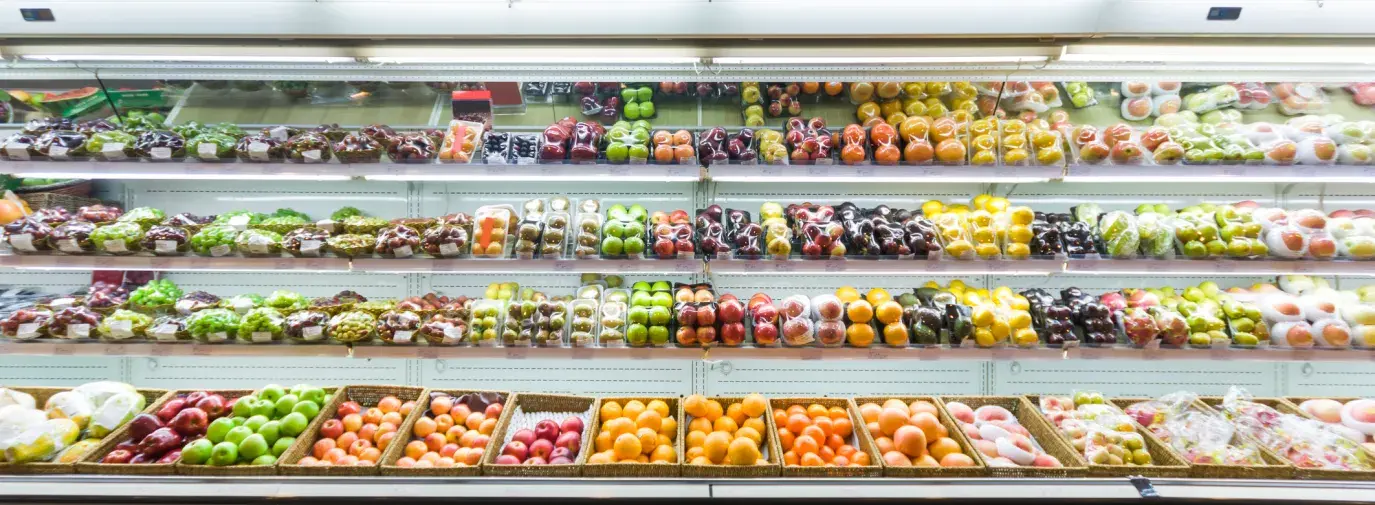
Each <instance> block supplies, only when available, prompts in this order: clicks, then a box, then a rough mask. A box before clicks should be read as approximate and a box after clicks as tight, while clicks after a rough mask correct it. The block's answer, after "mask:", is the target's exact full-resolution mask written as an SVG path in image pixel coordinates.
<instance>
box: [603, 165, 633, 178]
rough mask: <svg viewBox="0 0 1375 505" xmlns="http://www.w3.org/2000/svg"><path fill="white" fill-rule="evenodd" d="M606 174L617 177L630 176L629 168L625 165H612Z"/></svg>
mask: <svg viewBox="0 0 1375 505" xmlns="http://www.w3.org/2000/svg"><path fill="white" fill-rule="evenodd" d="M607 173H609V174H611V175H617V176H626V175H630V167H628V166H625V165H614V166H612V167H611V168H609V169H607Z"/></svg>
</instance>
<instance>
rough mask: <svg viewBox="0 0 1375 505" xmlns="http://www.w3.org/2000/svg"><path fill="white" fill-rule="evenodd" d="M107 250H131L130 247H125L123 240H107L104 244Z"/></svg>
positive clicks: (113, 251)
mask: <svg viewBox="0 0 1375 505" xmlns="http://www.w3.org/2000/svg"><path fill="white" fill-rule="evenodd" d="M103 245H104V246H105V251H106V252H112V253H122V252H129V248H127V247H124V241H123V240H106V241H105V243H104V244H103Z"/></svg>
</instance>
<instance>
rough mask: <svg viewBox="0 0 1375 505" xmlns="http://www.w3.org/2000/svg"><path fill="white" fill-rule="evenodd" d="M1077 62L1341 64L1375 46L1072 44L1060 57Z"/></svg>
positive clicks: (1353, 62) (1367, 58)
mask: <svg viewBox="0 0 1375 505" xmlns="http://www.w3.org/2000/svg"><path fill="white" fill-rule="evenodd" d="M1060 61H1063V62H1077V63H1153V62H1166V63H1228V64H1237V63H1259V64H1271V65H1281V66H1282V65H1285V64H1300V65H1312V64H1341V65H1344V66H1361V65H1369V64H1371V63H1375V48H1370V47H1366V46H1334V45H1327V46H1307V45H1302V44H1293V45H1255V46H1209V45H1179V44H1111V43H1108V44H1096V43H1086V44H1073V45H1069V46H1067V47H1066V49H1065V53H1064V54H1063V55H1062V56H1061V57H1060Z"/></svg>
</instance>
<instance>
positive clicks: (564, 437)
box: [549, 431, 582, 459]
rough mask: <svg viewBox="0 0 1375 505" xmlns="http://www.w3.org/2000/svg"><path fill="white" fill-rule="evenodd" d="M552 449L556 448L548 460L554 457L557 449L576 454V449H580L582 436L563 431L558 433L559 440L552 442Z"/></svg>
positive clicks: (574, 432)
mask: <svg viewBox="0 0 1375 505" xmlns="http://www.w3.org/2000/svg"><path fill="white" fill-rule="evenodd" d="M554 447H556V449H554V452H553V453H551V454H550V455H549V459H553V458H554V457H556V455H557V454H558V449H563V450H565V451H569V452H572V453H573V454H577V453H578V449H580V448H582V435H581V434H579V433H578V432H576V431H565V432H563V433H560V434H559V439H558V440H556V441H554Z"/></svg>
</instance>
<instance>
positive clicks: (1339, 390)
mask: <svg viewBox="0 0 1375 505" xmlns="http://www.w3.org/2000/svg"><path fill="white" fill-rule="evenodd" d="M1283 371H1284V374H1285V377H1284V379H1285V384H1286V387H1287V388H1288V389H1287V391H1285V392H1284V394H1285V395H1286V396H1324V397H1325V396H1361V397H1367V398H1369V397H1371V396H1375V363H1288V364H1285V366H1284V368H1283Z"/></svg>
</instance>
